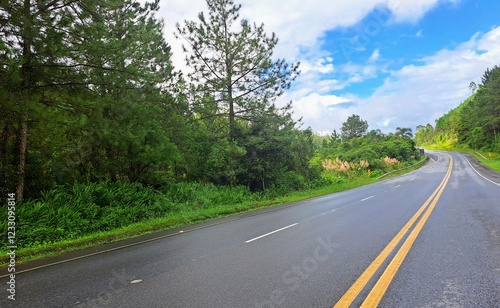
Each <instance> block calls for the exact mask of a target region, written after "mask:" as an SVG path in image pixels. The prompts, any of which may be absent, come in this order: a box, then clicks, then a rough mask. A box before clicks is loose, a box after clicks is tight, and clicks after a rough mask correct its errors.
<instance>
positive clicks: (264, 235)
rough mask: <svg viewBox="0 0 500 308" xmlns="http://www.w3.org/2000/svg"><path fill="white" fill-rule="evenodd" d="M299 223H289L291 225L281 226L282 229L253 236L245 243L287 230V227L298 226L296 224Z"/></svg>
mask: <svg viewBox="0 0 500 308" xmlns="http://www.w3.org/2000/svg"><path fill="white" fill-rule="evenodd" d="M298 224H299V223H298V222H297V223H294V224H291V225H289V226H286V227H283V228H281V229H278V230H274V231H272V232H269V233H266V234H263V235H261V236H258V237H255V238H253V239H251V240H248V241H246V242H245V244H248V243H250V242H253V241H256V240H258V239H261V238H263V237H266V236H268V235H271V234H274V233H276V232H280V231H283V230H285V229H288V228H291V227H293V226H296V225H298Z"/></svg>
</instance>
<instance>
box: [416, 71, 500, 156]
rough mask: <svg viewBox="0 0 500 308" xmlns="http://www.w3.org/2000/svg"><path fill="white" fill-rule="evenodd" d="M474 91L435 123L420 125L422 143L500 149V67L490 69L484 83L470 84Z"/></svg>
mask: <svg viewBox="0 0 500 308" xmlns="http://www.w3.org/2000/svg"><path fill="white" fill-rule="evenodd" d="M470 89H471V90H472V91H473V94H472V95H471V96H470V97H469V98H467V99H466V100H465V101H464V102H463V103H462V104H460V105H459V106H458V107H457V108H455V109H453V110H451V111H450V112H448V113H447V114H445V115H443V116H442V117H440V118H439V119H437V120H436V124H435V127H433V126H432V125H431V124H427V125H425V126H423V125H421V126H418V127H417V132H416V134H415V140H416V141H417V143H418V144H423V145H425V144H428V145H432V144H438V145H444V146H447V147H451V146H465V147H469V148H471V149H475V150H485V151H494V152H499V151H500V135H499V134H500V67H498V66H495V67H493V68H492V69H487V70H486V71H485V73H484V75H483V76H482V79H481V84H479V85H476V84H475V83H473V82H472V83H471V84H470Z"/></svg>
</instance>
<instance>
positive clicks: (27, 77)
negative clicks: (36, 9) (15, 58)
mask: <svg viewBox="0 0 500 308" xmlns="http://www.w3.org/2000/svg"><path fill="white" fill-rule="evenodd" d="M30 6H31V3H30V0H24V8H23V10H24V12H23V14H24V16H23V17H24V25H23V26H24V28H23V29H22V31H21V33H22V34H21V35H22V39H23V42H22V46H23V63H22V66H21V76H22V80H21V104H22V106H21V118H20V121H19V133H18V137H17V138H18V143H19V156H18V165H17V187H16V194H17V199H18V200H19V201H22V200H23V197H24V184H25V176H26V150H27V145H28V108H27V104H28V99H27V97H29V95H25V94H26V93H29V91H30V89H31V88H33V85H34V84H35V81H34V77H35V76H33V72H32V67H31V65H32V59H33V52H32V50H31V46H32V45H33V26H32V25H33V16H32V13H31V11H30Z"/></svg>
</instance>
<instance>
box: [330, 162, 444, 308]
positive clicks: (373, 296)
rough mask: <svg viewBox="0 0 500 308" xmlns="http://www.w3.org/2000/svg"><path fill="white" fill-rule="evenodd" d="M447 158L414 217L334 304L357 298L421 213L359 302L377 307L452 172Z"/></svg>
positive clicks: (347, 304) (348, 302)
mask: <svg viewBox="0 0 500 308" xmlns="http://www.w3.org/2000/svg"><path fill="white" fill-rule="evenodd" d="M448 157H449V158H450V165H449V166H448V172H447V173H446V175H445V177H444V178H443V180H442V181H441V183H440V184H439V186H438V187H437V188H436V190H435V191H434V192H433V193H432V194H431V196H430V197H429V198H428V199H427V201H425V203H424V204H423V205H422V207H420V209H419V210H418V211H417V212H416V213H415V215H413V217H412V218H411V219H410V220H409V221H408V222H407V223H406V224H405V225H404V227H403V228H402V229H401V230H400V231H399V232H398V234H396V236H395V237H394V238H393V239H392V240H391V241H390V242H389V244H387V246H386V247H385V248H384V250H382V252H381V253H380V254H379V255H378V256H377V257H376V258H375V260H373V262H372V263H371V264H370V265H369V266H368V268H366V270H365V271H364V272H363V274H361V276H359V278H358V279H357V280H356V281H355V282H354V284H353V285H352V286H351V287H350V288H349V290H347V292H346V293H345V294H344V295H343V296H342V297H341V298H340V300H339V301H338V302H337V304H335V306H334V308H340V307H349V306H350V305H351V304H352V302H353V301H354V300H355V299H356V297H357V296H358V295H359V293H360V292H361V291H362V290H363V288H364V287H365V286H366V284H367V283H368V281H369V280H370V279H371V278H372V277H373V275H375V273H376V272H377V270H378V269H379V268H380V266H381V265H382V263H384V262H385V260H386V259H387V258H388V257H389V255H390V254H391V252H392V251H393V250H394V248H395V247H396V246H397V245H398V243H399V242H400V241H401V239H402V238H403V237H404V236H405V235H406V234H407V233H408V231H409V230H410V229H411V228H412V226H413V225H414V224H415V222H416V221H417V220H418V218H419V217H420V216H421V215H422V213H423V212H424V211H425V213H424V214H423V215H422V218H421V219H420V220H419V221H418V223H417V225H416V226H415V228H413V230H412V231H411V233H410V235H409V236H408V237H407V238H406V240H405V242H404V243H403V245H402V246H401V248H400V249H399V251H398V252H397V253H396V255H395V256H394V258H393V259H392V261H391V262H390V263H389V265H388V266H387V268H386V269H385V271H384V273H383V274H382V276H381V277H380V278H379V280H378V281H377V283H376V284H375V286H374V287H373V288H372V289H371V291H370V293H369V294H368V296H367V297H366V299H365V301H364V302H363V304H362V305H361V307H363V308H368V307H377V305H378V304H379V303H380V300H381V299H382V297H383V296H384V294H385V292H386V291H387V288H388V287H389V284H390V283H391V281H392V279H393V278H394V276H395V275H396V272H397V271H398V269H399V267H400V266H401V264H402V263H403V260H404V259H405V257H406V255H407V254H408V252H409V251H410V248H411V246H412V245H413V243H414V242H415V240H416V239H417V236H418V234H419V233H420V231H421V230H422V228H423V227H424V225H425V223H426V222H427V219H428V218H429V216H430V214H431V212H432V210H433V209H434V207H435V206H436V204H437V202H438V200H439V198H440V197H441V194H442V193H443V191H444V189H445V187H446V184H447V183H448V180H449V179H450V176H451V171H452V169H453V158H452V157H451V156H450V155H448Z"/></svg>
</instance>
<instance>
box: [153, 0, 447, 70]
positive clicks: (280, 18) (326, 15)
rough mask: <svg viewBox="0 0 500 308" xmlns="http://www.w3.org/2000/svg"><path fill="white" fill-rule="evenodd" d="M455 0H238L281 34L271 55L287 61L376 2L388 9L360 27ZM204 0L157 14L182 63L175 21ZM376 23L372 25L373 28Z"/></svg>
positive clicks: (178, 0)
mask: <svg viewBox="0 0 500 308" xmlns="http://www.w3.org/2000/svg"><path fill="white" fill-rule="evenodd" d="M440 1H441V2H443V1H444V2H455V0H358V1H323V0H308V1H307V4H305V3H304V1H303V0H287V1H285V2H283V1H269V0H241V1H235V2H236V3H241V4H242V8H241V11H240V13H241V16H242V17H243V18H248V19H249V20H250V21H252V22H256V23H258V24H260V23H264V26H265V30H266V31H268V32H275V33H276V35H277V37H278V38H279V40H280V43H279V45H278V46H277V48H276V50H275V55H276V56H278V57H284V58H286V59H288V60H290V61H297V60H304V59H303V58H302V57H301V51H302V50H304V49H307V50H308V52H309V53H310V52H311V51H314V50H317V51H319V50H320V49H321V40H322V38H323V36H324V34H325V32H326V31H328V30H332V29H335V28H338V27H349V26H352V25H355V24H356V23H358V22H359V21H360V20H362V19H363V18H364V17H366V16H367V15H368V14H369V13H370V12H372V11H373V10H374V9H376V8H388V9H389V10H390V11H391V12H392V15H391V16H389V14H388V13H381V14H378V15H376V16H374V20H372V21H371V22H369V23H368V24H367V25H365V31H376V30H377V28H376V27H382V26H383V25H381V24H380V23H381V22H384V21H386V20H388V19H389V18H392V19H394V20H395V21H398V22H400V21H410V22H415V21H416V20H418V19H419V18H421V17H422V16H423V15H424V14H425V13H426V12H427V11H428V10H430V9H431V8H432V7H434V6H435V5H436V4H437V3H438V2H440ZM206 10H207V9H206V3H205V0H190V1H185V0H168V1H165V0H162V1H160V16H161V17H163V18H164V20H165V35H166V37H167V41H168V42H169V43H170V44H171V46H172V50H173V52H174V57H173V61H174V65H175V66H176V67H180V68H182V67H183V63H184V62H183V59H184V56H183V55H182V51H181V47H180V46H181V42H180V41H178V40H175V39H174V36H173V33H174V32H175V24H176V23H181V25H182V24H183V21H184V20H198V19H197V15H198V13H199V12H200V11H206ZM374 27H375V28H374Z"/></svg>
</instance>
